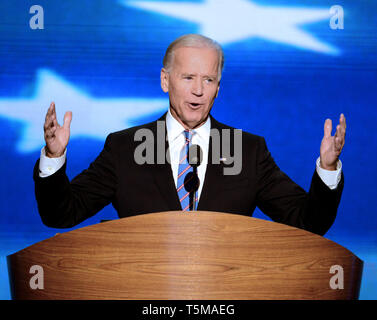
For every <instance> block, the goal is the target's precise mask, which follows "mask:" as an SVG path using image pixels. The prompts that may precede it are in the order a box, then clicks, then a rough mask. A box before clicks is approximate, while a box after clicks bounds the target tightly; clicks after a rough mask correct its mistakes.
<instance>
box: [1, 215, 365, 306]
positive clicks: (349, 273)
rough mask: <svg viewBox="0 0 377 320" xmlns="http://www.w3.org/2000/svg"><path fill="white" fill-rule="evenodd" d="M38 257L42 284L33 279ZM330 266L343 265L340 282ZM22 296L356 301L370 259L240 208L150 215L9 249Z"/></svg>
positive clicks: (12, 276)
mask: <svg viewBox="0 0 377 320" xmlns="http://www.w3.org/2000/svg"><path fill="white" fill-rule="evenodd" d="M32 265H40V266H42V267H43V270H44V289H43V290H40V289H35V290H32V289H31V288H30V286H29V281H30V278H31V277H32V274H30V273H29V270H30V267H31V266H32ZM332 265H340V266H342V267H343V270H344V289H337V290H333V289H331V288H330V285H329V281H330V278H331V277H332V276H333V274H331V273H330V272H329V270H330V267H331V266H332ZM8 266H9V269H10V280H11V287H12V296H13V298H15V299H147V300H148V299H163V300H165V299H230V300H232V299H238V300H245V299H357V298H358V294H359V290H360V281H361V273H362V266H363V263H362V261H361V260H360V259H358V258H357V257H356V256H355V255H354V254H352V252H350V251H348V250H347V249H345V248H343V247H342V246H340V245H338V244H336V243H334V242H332V241H330V240H328V239H325V238H323V237H321V236H318V235H315V234H312V233H310V232H306V231H304V230H300V229H296V228H292V227H289V226H286V225H283V224H279V223H274V222H270V221H264V220H260V219H256V218H250V217H245V216H241V215H235V214H225V213H215V212H206V211H197V212H195V213H182V212H181V211H173V212H163V213H153V214H144V215H139V216H133V217H129V218H123V219H119V220H114V221H109V222H105V223H101V224H97V225H92V226H88V227H85V228H81V229H77V230H74V231H70V232H67V233H61V234H58V235H56V236H54V237H52V238H50V239H47V240H44V241H41V242H39V243H36V244H34V245H32V246H30V247H28V248H26V249H23V250H21V251H19V252H17V253H15V254H13V255H11V256H8Z"/></svg>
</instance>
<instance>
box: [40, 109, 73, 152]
mask: <svg viewBox="0 0 377 320" xmlns="http://www.w3.org/2000/svg"><path fill="white" fill-rule="evenodd" d="M71 121H72V112H71V111H67V112H66V113H65V115H64V122H63V126H60V125H59V123H58V121H57V119H56V111H55V103H54V102H51V104H50V107H49V108H48V111H47V114H46V119H45V123H44V126H43V129H44V138H45V141H46V147H45V151H46V156H47V157H50V158H57V157H60V156H62V155H63V154H64V151H65V148H66V147H67V145H68V141H69V133H70V124H71Z"/></svg>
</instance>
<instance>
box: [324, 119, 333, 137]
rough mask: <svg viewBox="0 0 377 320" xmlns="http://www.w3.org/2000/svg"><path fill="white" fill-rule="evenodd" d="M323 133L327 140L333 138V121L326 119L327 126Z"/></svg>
mask: <svg viewBox="0 0 377 320" xmlns="http://www.w3.org/2000/svg"><path fill="white" fill-rule="evenodd" d="M323 131H324V136H325V137H326V138H329V137H331V131H332V121H331V119H326V121H325V125H324V127H323Z"/></svg>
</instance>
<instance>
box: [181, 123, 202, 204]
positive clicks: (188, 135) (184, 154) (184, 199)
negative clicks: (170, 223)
mask: <svg viewBox="0 0 377 320" xmlns="http://www.w3.org/2000/svg"><path fill="white" fill-rule="evenodd" d="M184 134H185V144H184V146H183V148H182V150H181V153H180V157H179V160H180V161H179V167H178V179H177V192H178V197H179V201H180V202H181V207H182V210H183V211H187V210H190V190H186V189H187V186H188V185H190V184H188V182H189V179H186V181H185V178H186V176H187V175H188V174H190V172H191V174H190V175H189V176H188V177H190V176H192V172H193V168H192V166H191V165H189V163H188V150H189V148H190V146H191V139H192V135H193V132H192V131H189V130H185V131H184ZM185 184H186V188H185ZM195 198H196V204H197V203H198V200H197V192H195ZM196 207H197V205H196ZM196 207H195V208H194V210H196Z"/></svg>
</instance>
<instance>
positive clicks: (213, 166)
mask: <svg viewBox="0 0 377 320" xmlns="http://www.w3.org/2000/svg"><path fill="white" fill-rule="evenodd" d="M210 117H211V129H217V130H219V132H220V155H221V154H222V148H221V146H222V136H221V129H222V128H221V125H220V123H219V122H217V121H216V120H215V119H214V118H213V117H212V116H211V115H210ZM212 150H213V137H212V136H210V139H209V145H208V161H207V169H206V174H205V178H204V185H203V189H202V193H201V195H200V199H199V203H198V210H208V208H211V201H212V202H213V201H216V198H217V194H218V193H217V190H218V188H219V187H220V186H221V177H222V175H223V167H224V166H223V164H222V163H221V162H220V159H214V160H218V161H217V162H216V161H213V160H212ZM214 162H215V163H214Z"/></svg>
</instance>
